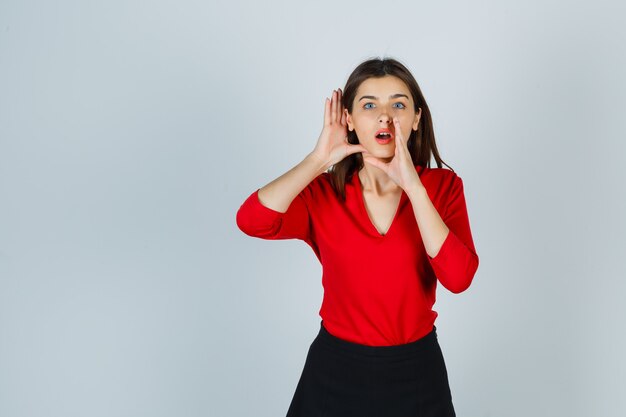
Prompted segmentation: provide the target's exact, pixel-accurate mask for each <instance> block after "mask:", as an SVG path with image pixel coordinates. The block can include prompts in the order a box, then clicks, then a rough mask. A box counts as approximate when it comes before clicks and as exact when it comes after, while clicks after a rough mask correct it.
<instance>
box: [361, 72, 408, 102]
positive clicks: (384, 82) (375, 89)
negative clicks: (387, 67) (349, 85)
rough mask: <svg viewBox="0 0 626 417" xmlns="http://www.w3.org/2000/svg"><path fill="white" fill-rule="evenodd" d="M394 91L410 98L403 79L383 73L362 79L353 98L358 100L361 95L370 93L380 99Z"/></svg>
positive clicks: (385, 97)
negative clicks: (381, 75)
mask: <svg viewBox="0 0 626 417" xmlns="http://www.w3.org/2000/svg"><path fill="white" fill-rule="evenodd" d="M395 93H404V94H406V95H407V96H409V99H411V92H410V91H409V88H408V87H407V85H406V84H405V83H404V81H402V80H401V79H399V78H398V77H394V76H393V75H385V76H384V77H376V78H374V77H372V78H368V79H366V80H365V81H363V82H362V83H361V85H359V88H357V94H356V97H355V99H356V100H358V99H359V98H360V97H361V96H362V95H372V96H376V97H378V98H379V99H381V100H382V99H387V98H388V97H389V96H390V95H392V94H395Z"/></svg>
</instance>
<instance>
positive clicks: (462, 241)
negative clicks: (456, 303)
mask: <svg viewBox="0 0 626 417" xmlns="http://www.w3.org/2000/svg"><path fill="white" fill-rule="evenodd" d="M442 220H443V222H444V223H445V224H446V226H448V229H449V230H450V231H449V233H448V235H447V237H446V239H445V240H444V242H443V245H442V246H441V249H440V250H439V252H438V253H437V255H436V256H435V257H434V258H432V257H430V255H427V257H428V260H429V261H430V264H431V266H432V268H433V271H434V273H435V276H436V277H437V279H438V280H439V281H440V282H441V284H442V285H443V286H444V287H446V288H447V289H448V290H450V291H451V292H453V293H460V292H462V291H465V290H466V289H467V288H468V287H469V286H470V284H471V283H472V280H473V278H474V275H475V273H476V270H477V269H478V255H477V254H476V248H475V247H474V241H473V239H472V232H471V229H470V223H469V217H468V214H467V207H466V202H465V195H464V192H463V180H462V179H461V177H459V176H458V175H456V174H454V175H453V180H452V185H451V189H450V191H449V196H448V202H447V204H446V208H445V210H444V215H443V216H442Z"/></svg>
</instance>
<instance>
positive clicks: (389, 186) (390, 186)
mask: <svg viewBox="0 0 626 417" xmlns="http://www.w3.org/2000/svg"><path fill="white" fill-rule="evenodd" d="M358 174H359V178H360V181H361V184H362V188H363V190H364V191H369V192H373V193H374V194H378V195H382V194H387V193H390V192H391V193H393V192H396V191H399V190H401V187H400V186H399V185H397V184H396V183H395V182H394V181H393V180H392V179H391V178H389V175H387V174H386V173H385V171H383V170H382V169H380V168H378V167H375V166H373V165H371V164H368V163H367V162H364V164H363V168H362V169H361V170H360V171H359V172H358Z"/></svg>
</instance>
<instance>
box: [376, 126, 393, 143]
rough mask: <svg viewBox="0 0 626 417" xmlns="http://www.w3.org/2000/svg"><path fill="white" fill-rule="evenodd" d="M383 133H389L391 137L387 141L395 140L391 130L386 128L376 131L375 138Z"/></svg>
mask: <svg viewBox="0 0 626 417" xmlns="http://www.w3.org/2000/svg"><path fill="white" fill-rule="evenodd" d="M381 133H389V135H391V136H390V138H389V139H385V140H391V139H393V138H394V135H393V132H392V131H391V130H390V129H386V128H385V129H378V130H377V131H376V133H374V136H378V135H379V134H381Z"/></svg>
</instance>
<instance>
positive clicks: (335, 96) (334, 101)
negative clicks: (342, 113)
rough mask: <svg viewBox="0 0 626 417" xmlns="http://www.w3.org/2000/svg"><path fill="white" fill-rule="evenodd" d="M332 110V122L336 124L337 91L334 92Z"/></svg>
mask: <svg viewBox="0 0 626 417" xmlns="http://www.w3.org/2000/svg"><path fill="white" fill-rule="evenodd" d="M330 107H331V109H330V121H331V123H334V122H335V121H336V120H337V91H335V90H333V101H332V103H331V106H330Z"/></svg>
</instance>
